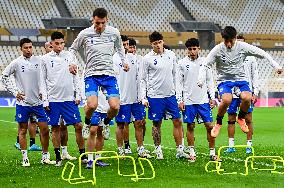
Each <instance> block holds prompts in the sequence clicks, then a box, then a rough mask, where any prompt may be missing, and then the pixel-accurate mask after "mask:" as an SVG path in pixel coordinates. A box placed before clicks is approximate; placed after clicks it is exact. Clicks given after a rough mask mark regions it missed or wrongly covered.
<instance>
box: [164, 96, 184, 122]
mask: <svg viewBox="0 0 284 188" xmlns="http://www.w3.org/2000/svg"><path fill="white" fill-rule="evenodd" d="M164 100H165V105H166V111H167V112H169V114H170V115H171V116H172V119H180V117H181V116H180V110H179V107H178V103H177V99H176V96H174V95H173V96H171V97H166V98H165V99H164Z"/></svg>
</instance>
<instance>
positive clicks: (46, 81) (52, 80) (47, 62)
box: [41, 51, 81, 106]
mask: <svg viewBox="0 0 284 188" xmlns="http://www.w3.org/2000/svg"><path fill="white" fill-rule="evenodd" d="M73 58H74V56H72V54H71V53H70V52H69V51H62V52H60V53H59V54H57V53H56V52H54V51H51V52H49V53H48V54H45V55H44V56H42V66H41V67H42V69H41V70H42V71H41V76H42V79H43V91H44V92H43V99H44V106H48V102H64V101H73V100H74V99H76V100H81V96H80V95H81V91H80V85H79V83H80V79H79V76H78V75H73V74H71V73H70V72H69V65H70V64H71V63H73V62H75V61H76V59H73ZM74 92H75V98H74Z"/></svg>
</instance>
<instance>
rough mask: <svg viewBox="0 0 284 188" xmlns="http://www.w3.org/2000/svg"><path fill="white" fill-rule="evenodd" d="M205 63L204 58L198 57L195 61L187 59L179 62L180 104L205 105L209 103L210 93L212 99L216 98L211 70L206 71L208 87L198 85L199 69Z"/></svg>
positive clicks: (178, 89) (178, 86)
mask: <svg viewBox="0 0 284 188" xmlns="http://www.w3.org/2000/svg"><path fill="white" fill-rule="evenodd" d="M204 61H205V58H204V57H198V58H197V59H195V60H191V58H190V57H185V58H183V59H181V60H180V61H178V65H177V87H176V88H177V100H178V103H180V102H184V103H185V105H192V104H205V103H208V102H209V99H208V93H209V96H210V99H212V100H213V99H214V98H215V89H214V81H213V74H212V71H211V70H210V69H206V75H207V79H206V87H199V86H198V85H197V79H198V74H199V69H200V67H201V66H202V64H203V63H204Z"/></svg>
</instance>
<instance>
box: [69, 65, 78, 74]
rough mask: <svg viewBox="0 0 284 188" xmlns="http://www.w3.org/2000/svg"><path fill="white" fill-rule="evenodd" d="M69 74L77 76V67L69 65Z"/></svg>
mask: <svg viewBox="0 0 284 188" xmlns="http://www.w3.org/2000/svg"><path fill="white" fill-rule="evenodd" d="M69 72H70V73H71V74H74V75H75V74H77V65H75V64H71V65H69Z"/></svg>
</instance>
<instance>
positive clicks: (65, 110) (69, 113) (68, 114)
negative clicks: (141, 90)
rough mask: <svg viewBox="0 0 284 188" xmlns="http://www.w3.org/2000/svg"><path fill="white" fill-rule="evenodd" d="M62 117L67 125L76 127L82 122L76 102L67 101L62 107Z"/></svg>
mask: <svg viewBox="0 0 284 188" xmlns="http://www.w3.org/2000/svg"><path fill="white" fill-rule="evenodd" d="M61 115H62V117H63V119H64V121H65V123H66V125H75V124H77V123H80V122H82V121H81V115H80V112H79V108H78V105H76V104H75V102H74V101H65V102H63V105H62V106H61Z"/></svg>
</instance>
